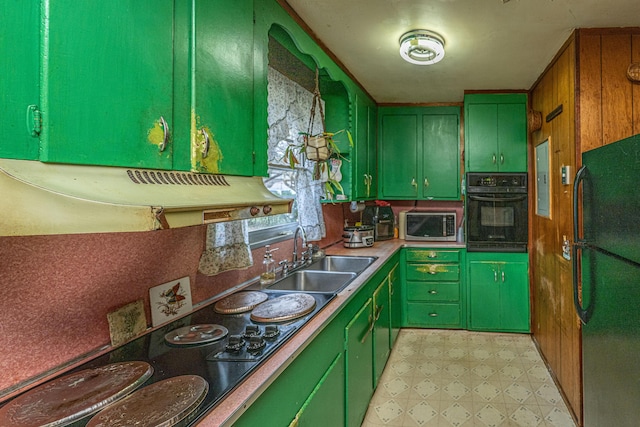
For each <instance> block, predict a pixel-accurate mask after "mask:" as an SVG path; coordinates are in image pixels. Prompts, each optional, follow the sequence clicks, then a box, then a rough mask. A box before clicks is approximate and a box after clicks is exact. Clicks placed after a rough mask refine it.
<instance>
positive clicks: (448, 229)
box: [404, 211, 458, 242]
mask: <svg viewBox="0 0 640 427" xmlns="http://www.w3.org/2000/svg"><path fill="white" fill-rule="evenodd" d="M457 224H458V222H457V218H456V213H455V212H418V211H408V212H406V213H404V235H405V240H423V241H434V242H455V241H456V237H457V236H456V231H457V230H456V225H457Z"/></svg>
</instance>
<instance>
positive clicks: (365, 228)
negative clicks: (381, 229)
mask: <svg viewBox="0 0 640 427" xmlns="http://www.w3.org/2000/svg"><path fill="white" fill-rule="evenodd" d="M342 240H343V246H344V247H345V248H350V249H355V248H368V247H371V246H373V241H374V231H373V226H371V225H360V226H352V227H349V226H348V227H345V228H344V233H343V234H342Z"/></svg>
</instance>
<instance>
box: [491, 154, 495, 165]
mask: <svg viewBox="0 0 640 427" xmlns="http://www.w3.org/2000/svg"><path fill="white" fill-rule="evenodd" d="M491 161H492V162H493V164H494V165H495V164H496V153H493V156H492V157H491Z"/></svg>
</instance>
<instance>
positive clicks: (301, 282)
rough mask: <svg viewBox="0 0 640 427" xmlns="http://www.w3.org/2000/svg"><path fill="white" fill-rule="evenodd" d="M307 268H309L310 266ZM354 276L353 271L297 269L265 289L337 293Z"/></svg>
mask: <svg viewBox="0 0 640 427" xmlns="http://www.w3.org/2000/svg"><path fill="white" fill-rule="evenodd" d="M309 268H311V266H310V267H309ZM356 276H357V274H356V273H355V272H344V271H312V270H299V271H296V272H295V273H291V274H290V275H288V276H286V277H284V278H283V279H280V280H278V281H277V282H276V283H274V284H273V285H271V286H269V287H268V288H267V289H271V290H278V291H280V290H282V291H296V292H323V293H337V292H339V291H341V290H342V289H343V288H344V287H346V286H347V285H348V284H349V282H351V281H352V280H353V279H354V278H355V277H356Z"/></svg>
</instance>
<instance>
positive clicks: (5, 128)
mask: <svg viewBox="0 0 640 427" xmlns="http://www.w3.org/2000/svg"><path fill="white" fill-rule="evenodd" d="M0 16H2V31H0V58H2V59H1V60H0V76H1V77H0V94H2V102H1V103H0V129H1V131H0V132H1V133H2V143H0V157H2V158H13V159H28V160H34V159H37V158H38V145H39V141H38V134H39V130H38V129H39V127H40V121H39V118H38V116H39V113H38V112H37V111H38V110H39V102H40V101H39V100H40V93H39V88H40V55H39V52H40V36H39V35H40V32H39V30H38V29H39V28H40V2H33V1H26V2H23V1H3V2H0ZM29 106H33V107H31V108H29ZM29 110H30V111H31V113H28V111H29ZM25 117H28V119H27V120H28V121H27V120H25Z"/></svg>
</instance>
